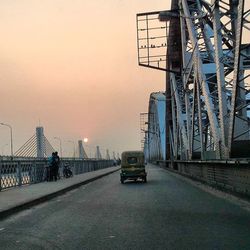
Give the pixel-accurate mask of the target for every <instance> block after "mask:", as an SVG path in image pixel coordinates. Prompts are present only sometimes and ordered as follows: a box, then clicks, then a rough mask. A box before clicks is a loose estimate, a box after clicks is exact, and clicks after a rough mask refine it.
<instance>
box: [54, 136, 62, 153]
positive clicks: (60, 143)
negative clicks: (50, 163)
mask: <svg viewBox="0 0 250 250" xmlns="http://www.w3.org/2000/svg"><path fill="white" fill-rule="evenodd" d="M54 139H56V140H58V141H59V145H60V155H61V158H62V157H63V156H62V140H61V138H59V137H54Z"/></svg>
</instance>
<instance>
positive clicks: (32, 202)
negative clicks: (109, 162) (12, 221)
mask: <svg viewBox="0 0 250 250" xmlns="http://www.w3.org/2000/svg"><path fill="white" fill-rule="evenodd" d="M119 170H120V168H119V169H116V170H112V171H110V172H107V173H104V174H101V175H97V176H95V177H92V178H89V179H87V180H84V181H81V182H78V183H75V184H73V185H71V186H68V187H65V188H63V189H61V190H59V191H55V192H52V193H50V194H46V195H44V196H40V197H38V198H36V199H33V200H30V201H27V202H24V203H23V204H19V205H17V206H15V207H12V208H9V209H6V210H3V211H0V221H1V220H4V219H6V218H7V217H9V216H10V215H13V214H15V213H18V212H20V211H22V210H25V209H28V208H31V207H32V206H35V205H38V204H41V203H43V202H45V201H48V200H51V199H53V198H55V197H56V196H59V195H62V194H64V193H66V192H68V191H71V190H73V189H76V188H79V187H80V186H83V185H86V184H88V183H90V182H93V181H95V180H98V179H101V178H102V177H105V176H107V175H110V174H113V173H115V172H117V171H119Z"/></svg>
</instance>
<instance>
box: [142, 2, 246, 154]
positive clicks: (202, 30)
mask: <svg viewBox="0 0 250 250" xmlns="http://www.w3.org/2000/svg"><path fill="white" fill-rule="evenodd" d="M172 13H173V14H171V13H170V12H167V13H166V15H167V18H166V19H165V22H166V27H169V28H168V29H167V33H166V34H167V35H166V40H167V43H166V48H167V51H166V61H167V62H166V71H167V84H166V85H167V86H169V89H170V92H171V95H170V99H171V104H169V103H168V102H167V105H170V106H171V121H168V122H169V123H170V126H169V131H167V134H168V137H169V140H170V143H169V144H170V145H172V146H171V151H170V152H171V155H170V156H169V157H168V158H170V157H172V158H174V159H178V158H181V159H193V158H200V159H211V158H212V159H228V158H232V157H246V155H245V154H244V152H243V151H244V150H243V149H244V147H247V146H249V145H250V129H249V126H250V125H249V124H250V122H249V119H250V118H249V117H248V115H247V109H249V104H248V100H247V98H248V97H249V95H250V94H249V90H250V84H249V82H248V81H249V72H248V71H249V69H250V68H249V59H250V53H249V44H247V45H243V44H242V33H243V30H244V29H248V30H249V27H248V24H249V20H247V19H248V17H249V10H248V11H245V12H244V0H238V1H233V0H223V1H221V0H211V1H210V2H208V1H205V0H192V1H190V0H172ZM147 14H148V13H147ZM140 16H142V14H140ZM159 16H161V13H159ZM147 22H148V20H147ZM171 26H172V27H174V28H175V30H173V28H172V30H171ZM150 28H152V27H150ZM138 30H139V29H138ZM174 31H175V35H173V32H174ZM169 34H171V36H170V35H169ZM149 39H150V37H148V39H145V40H146V41H147V45H149ZM173 45H174V46H175V47H174V46H173ZM140 46H141V47H142V48H145V49H147V51H148V54H149V52H150V49H154V47H155V46H150V48H147V47H145V46H143V45H140ZM178 52H180V53H178ZM173 55H174V56H173ZM178 55H179V57H178ZM139 58H140V57H139ZM147 64H148V66H150V65H149V64H150V60H148V61H147ZM144 66H147V65H144ZM161 70H162V69H161ZM178 72H180V73H179V74H178ZM166 96H168V95H167V93H166ZM249 99H250V98H249ZM168 108H169V107H168ZM168 108H167V109H166V110H168ZM167 143H168V142H167ZM241 151H242V152H243V154H240V153H241ZM248 156H249V153H248Z"/></svg>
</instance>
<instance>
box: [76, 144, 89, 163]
mask: <svg viewBox="0 0 250 250" xmlns="http://www.w3.org/2000/svg"><path fill="white" fill-rule="evenodd" d="M78 152H79V158H80V159H87V158H88V155H87V153H86V152H85V150H84V147H83V143H82V140H79V141H78Z"/></svg>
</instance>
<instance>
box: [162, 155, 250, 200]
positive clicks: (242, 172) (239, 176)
mask: <svg viewBox="0 0 250 250" xmlns="http://www.w3.org/2000/svg"><path fill="white" fill-rule="evenodd" d="M158 163H159V165H160V166H165V167H167V168H169V169H170V170H173V171H175V172H178V173H180V174H182V175H185V176H187V177H190V178H193V179H196V180H199V181H202V182H205V183H207V184H209V185H211V186H216V187H218V188H222V189H224V190H228V191H231V192H234V193H238V194H243V195H244V196H247V197H249V196H250V159H246V160H228V161H225V160H224V161H180V160H177V161H172V162H171V161H159V162H158Z"/></svg>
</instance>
